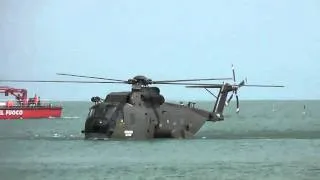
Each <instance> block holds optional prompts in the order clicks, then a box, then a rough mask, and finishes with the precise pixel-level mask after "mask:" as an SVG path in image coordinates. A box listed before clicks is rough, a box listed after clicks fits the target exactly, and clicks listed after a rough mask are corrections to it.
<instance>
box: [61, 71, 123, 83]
mask: <svg viewBox="0 0 320 180" xmlns="http://www.w3.org/2000/svg"><path fill="white" fill-rule="evenodd" d="M57 75H61V76H72V77H82V78H90V79H101V80H107V81H118V82H127V81H125V80H119V79H109V78H102V77H95V76H83V75H76V74H66V73H57Z"/></svg>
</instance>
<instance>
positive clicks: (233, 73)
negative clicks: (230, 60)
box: [232, 64, 236, 83]
mask: <svg viewBox="0 0 320 180" xmlns="http://www.w3.org/2000/svg"><path fill="white" fill-rule="evenodd" d="M232 75H233V82H234V83H236V73H235V72H234V66H233V64H232Z"/></svg>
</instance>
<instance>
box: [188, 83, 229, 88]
mask: <svg viewBox="0 0 320 180" xmlns="http://www.w3.org/2000/svg"><path fill="white" fill-rule="evenodd" d="M222 86H223V84H210V85H193V86H186V88H221V87H222Z"/></svg>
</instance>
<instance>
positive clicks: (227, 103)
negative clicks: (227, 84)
mask: <svg viewBox="0 0 320 180" xmlns="http://www.w3.org/2000/svg"><path fill="white" fill-rule="evenodd" d="M232 97H233V93H232V94H231V96H230V97H229V99H228V101H227V102H226V106H228V105H229V103H230V101H231V99H232Z"/></svg>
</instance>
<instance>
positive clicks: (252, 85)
mask: <svg viewBox="0 0 320 180" xmlns="http://www.w3.org/2000/svg"><path fill="white" fill-rule="evenodd" d="M242 86H248V87H285V86H282V85H255V84H245V85H242Z"/></svg>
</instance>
